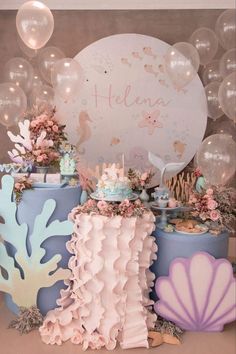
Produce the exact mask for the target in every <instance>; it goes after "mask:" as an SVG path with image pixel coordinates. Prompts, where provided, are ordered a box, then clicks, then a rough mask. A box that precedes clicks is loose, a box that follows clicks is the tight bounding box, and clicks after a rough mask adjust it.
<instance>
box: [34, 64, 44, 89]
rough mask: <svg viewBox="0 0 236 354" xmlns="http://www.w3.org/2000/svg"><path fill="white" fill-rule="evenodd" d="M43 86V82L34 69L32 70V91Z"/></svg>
mask: <svg viewBox="0 0 236 354" xmlns="http://www.w3.org/2000/svg"><path fill="white" fill-rule="evenodd" d="M42 85H43V81H42V79H41V77H40V75H39V73H38V71H37V70H36V69H34V74H33V80H32V89H35V88H36V87H40V86H42Z"/></svg>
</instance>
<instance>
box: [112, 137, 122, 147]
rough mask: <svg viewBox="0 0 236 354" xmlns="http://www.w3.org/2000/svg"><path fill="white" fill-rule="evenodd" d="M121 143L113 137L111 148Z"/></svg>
mask: <svg viewBox="0 0 236 354" xmlns="http://www.w3.org/2000/svg"><path fill="white" fill-rule="evenodd" d="M119 143H120V139H119V138H116V137H113V138H112V139H111V142H110V146H114V145H118V144H119Z"/></svg>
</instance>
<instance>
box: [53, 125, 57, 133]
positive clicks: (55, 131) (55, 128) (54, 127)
mask: <svg viewBox="0 0 236 354" xmlns="http://www.w3.org/2000/svg"><path fill="white" fill-rule="evenodd" d="M52 130H53V131H54V133H57V132H58V126H57V125H53V127H52Z"/></svg>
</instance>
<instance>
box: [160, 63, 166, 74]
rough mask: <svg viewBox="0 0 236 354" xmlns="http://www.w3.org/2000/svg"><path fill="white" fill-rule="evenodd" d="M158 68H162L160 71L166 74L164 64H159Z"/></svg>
mask: <svg viewBox="0 0 236 354" xmlns="http://www.w3.org/2000/svg"><path fill="white" fill-rule="evenodd" d="M158 69H159V70H160V72H161V73H162V74H164V72H165V69H164V65H162V64H159V65H158Z"/></svg>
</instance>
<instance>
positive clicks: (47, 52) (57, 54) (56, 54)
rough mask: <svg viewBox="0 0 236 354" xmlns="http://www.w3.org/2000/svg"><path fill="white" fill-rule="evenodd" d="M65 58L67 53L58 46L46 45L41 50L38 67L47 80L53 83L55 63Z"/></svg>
mask: <svg viewBox="0 0 236 354" xmlns="http://www.w3.org/2000/svg"><path fill="white" fill-rule="evenodd" d="M63 58H65V54H64V53H63V52H62V51H61V50H60V49H59V48H57V47H46V48H43V49H42V50H40V52H39V54H38V68H39V71H40V73H41V75H42V77H43V78H44V80H45V81H47V82H48V83H51V72H52V68H53V65H54V64H55V63H56V62H57V61H58V60H60V59H63Z"/></svg>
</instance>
